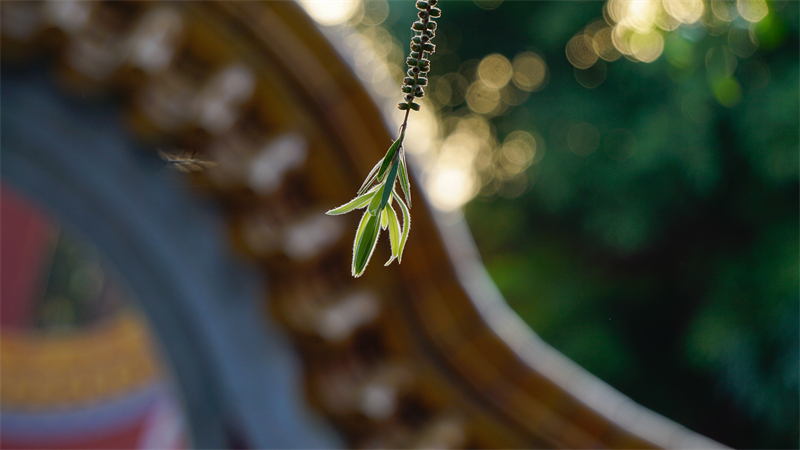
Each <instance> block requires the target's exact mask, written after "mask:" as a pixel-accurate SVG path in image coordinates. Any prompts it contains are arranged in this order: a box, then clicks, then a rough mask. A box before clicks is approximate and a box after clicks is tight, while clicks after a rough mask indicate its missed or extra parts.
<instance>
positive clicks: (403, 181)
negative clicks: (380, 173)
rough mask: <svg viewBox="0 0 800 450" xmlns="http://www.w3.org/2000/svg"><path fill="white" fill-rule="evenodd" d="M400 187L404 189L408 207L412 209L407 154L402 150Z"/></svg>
mask: <svg viewBox="0 0 800 450" xmlns="http://www.w3.org/2000/svg"><path fill="white" fill-rule="evenodd" d="M400 152H401V153H400V187H401V188H403V195H405V196H406V201H407V202H408V207H409V208H411V185H410V184H409V182H408V165H407V164H406V152H405V150H402V149H401V150H400Z"/></svg>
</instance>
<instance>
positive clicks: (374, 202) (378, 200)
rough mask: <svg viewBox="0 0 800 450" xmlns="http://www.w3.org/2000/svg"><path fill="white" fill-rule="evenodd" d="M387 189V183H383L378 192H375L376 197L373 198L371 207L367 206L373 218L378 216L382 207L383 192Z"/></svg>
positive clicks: (370, 203)
mask: <svg viewBox="0 0 800 450" xmlns="http://www.w3.org/2000/svg"><path fill="white" fill-rule="evenodd" d="M385 189H386V183H381V184H380V185H379V186H378V191H377V192H375V195H373V196H372V200H370V202H369V206H367V211H369V213H370V214H372V215H373V216H377V215H378V211H380V208H379V206H380V205H381V199H383V191H384V190H385Z"/></svg>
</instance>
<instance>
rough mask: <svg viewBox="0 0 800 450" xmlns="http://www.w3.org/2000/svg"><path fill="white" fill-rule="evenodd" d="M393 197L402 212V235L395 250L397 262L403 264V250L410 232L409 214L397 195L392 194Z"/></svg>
mask: <svg viewBox="0 0 800 450" xmlns="http://www.w3.org/2000/svg"><path fill="white" fill-rule="evenodd" d="M392 195H394V198H395V200H397V204H399V205H400V209H401V210H402V211H403V233H402V234H401V236H400V245H399V248H398V250H397V262H398V263H401V262H403V249H404V248H405V246H406V240H408V232H409V231H411V213H410V212H409V211H408V207H407V206H406V204H405V203H403V200H402V199H400V197H399V196H398V195H397V193H394V192H392Z"/></svg>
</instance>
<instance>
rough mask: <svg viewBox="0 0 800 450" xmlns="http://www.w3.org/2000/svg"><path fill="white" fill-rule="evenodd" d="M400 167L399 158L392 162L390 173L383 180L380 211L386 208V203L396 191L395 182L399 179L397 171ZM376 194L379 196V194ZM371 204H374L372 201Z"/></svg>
mask: <svg viewBox="0 0 800 450" xmlns="http://www.w3.org/2000/svg"><path fill="white" fill-rule="evenodd" d="M399 168H400V159H397V160H395V162H394V163H392V168H391V169H389V175H387V176H386V180H384V182H383V191H381V202H380V204H379V205H378V211H382V210H383V209H384V208H386V204H387V203H388V202H389V197H391V195H392V192H393V191H394V182H395V180H397V171H398V169H399ZM375 195H376V196H377V195H378V194H375ZM370 206H372V204H371V203H370Z"/></svg>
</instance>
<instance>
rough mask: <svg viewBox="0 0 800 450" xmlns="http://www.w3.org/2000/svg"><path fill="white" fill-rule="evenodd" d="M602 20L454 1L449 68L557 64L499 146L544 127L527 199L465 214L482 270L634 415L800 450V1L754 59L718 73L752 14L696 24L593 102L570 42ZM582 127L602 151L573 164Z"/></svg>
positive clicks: (504, 125) (624, 69)
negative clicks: (499, 60)
mask: <svg viewBox="0 0 800 450" xmlns="http://www.w3.org/2000/svg"><path fill="white" fill-rule="evenodd" d="M395 5H396V4H395V3H392V14H391V16H390V21H389V23H393V24H394V25H393V27H394V32H395V33H396V36H397V37H398V40H399V41H401V42H403V41H405V40H406V37H407V35H408V34H409V31H408V30H407V29H405V28H406V27H405V23H406V22H407V20H397V19H398V18H403V19H405V16H404V14H410V13H408V12H404V11H402V8H400V7H399V5H398V7H395ZM602 7H603V3H602V2H570V1H549V2H534V1H527V2H513V1H506V2H504V3H502V4H501V5H500V6H499V7H497V8H496V9H492V10H485V9H481V8H479V7H478V6H477V5H476V4H475V3H474V2H466V1H462V2H446V3H445V4H444V5H443V6H442V10H443V11H444V12H443V17H442V20H441V21H440V27H439V33H438V34H437V39H439V40H440V44H439V45H440V46H441V47H442V50H443V51H441V52H437V54H436V55H434V57H436V60H435V61H434V62H433V67H434V68H435V69H434V72H438V73H439V74H444V73H448V72H454V71H457V70H458V69H459V66H460V65H461V64H462V63H463V62H464V61H467V60H470V59H480V58H483V57H484V56H486V55H487V54H489V53H501V54H503V55H505V56H506V57H508V58H509V59H513V57H514V55H516V54H518V53H519V52H522V51H526V50H532V51H536V52H538V53H540V54H541V55H542V56H543V57H544V59H545V61H546V62H547V64H548V67H549V70H550V77H549V84H548V85H547V86H546V87H545V88H544V89H543V90H541V91H539V92H536V93H533V94H532V95H531V96H530V97H529V99H528V100H527V101H526V102H525V103H524V104H523V105H521V106H518V107H516V108H514V109H512V110H511V111H510V112H509V113H507V114H505V115H501V116H498V117H495V118H493V119H492V120H493V123H494V125H495V126H496V129H497V134H498V139H499V140H502V139H503V138H504V136H505V135H507V134H508V133H510V132H512V131H514V130H516V129H523V130H527V131H530V132H537V133H539V134H540V135H541V136H543V137H544V140H545V143H546V153H545V156H544V157H543V158H542V159H541V161H539V162H538V163H537V164H534V165H533V166H531V167H530V168H529V169H528V172H527V175H528V180H529V182H528V189H527V190H526V191H525V193H524V194H523V195H522V196H520V197H517V198H514V199H506V198H503V197H502V195H500V196H498V195H492V196H489V197H480V196H479V197H478V198H477V199H476V200H473V201H472V202H471V203H469V204H468V205H467V206H466V208H465V215H466V218H467V220H468V222H469V224H470V226H471V228H472V230H473V234H474V236H475V239H476V241H477V243H478V246H479V248H480V250H481V253H482V255H483V258H484V262H485V263H486V265H487V267H488V269H489V271H490V273H491V275H492V277H493V278H494V280H495V281H496V283H497V284H498V286H499V288H500V289H501V291H502V292H503V293H504V295H505V296H506V299H507V300H508V302H509V303H510V304H511V306H512V307H513V308H514V309H515V310H516V311H517V312H518V313H519V314H520V315H521V316H522V317H523V318H524V319H525V320H526V321H527V322H528V323H529V324H530V325H531V326H532V327H533V329H534V330H535V331H536V332H537V333H539V334H540V335H541V336H542V337H543V338H544V339H545V340H546V341H547V342H549V343H550V344H552V345H553V346H554V347H556V348H557V349H559V350H560V351H562V352H563V353H565V354H566V355H567V356H569V357H570V358H572V359H573V360H575V361H576V362H578V363H579V364H581V365H583V366H584V367H586V368H587V369H588V370H590V371H592V372H593V373H595V374H596V375H598V376H599V377H600V378H602V379H604V380H605V381H607V382H608V383H610V384H611V385H613V386H614V387H616V388H618V389H620V390H621V391H622V392H623V393H625V394H627V395H629V396H630V397H632V398H633V399H634V400H635V401H637V402H639V403H641V404H643V405H645V406H647V407H650V408H652V409H654V410H655V411H657V412H660V413H662V414H664V415H666V416H668V417H670V418H672V419H674V420H676V421H677V422H679V423H681V424H683V425H685V426H687V427H689V428H691V429H693V430H695V431H698V432H700V433H703V434H705V435H707V436H709V437H711V438H713V439H716V440H718V441H720V442H722V443H724V444H727V445H730V446H734V447H740V448H754V447H757V448H779V447H781V448H783V447H791V448H796V447H797V446H798V423H800V417H799V416H798V395H799V393H798V374H799V373H800V366H799V365H798V351H799V349H798V323H799V322H800V314H799V313H798V276H799V275H798V274H799V273H800V267H799V265H798V252H799V250H800V249H799V248H798V245H799V241H798V233H800V229H799V228H798V214H799V211H798V202H799V201H800V198H799V197H798V190H799V188H800V187H799V185H798V168H799V163H798V123H799V121H800V117H798V108H799V106H798V105H799V103H798V79H799V78H800V71H799V70H798V68H799V67H800V65H799V64H798V62H799V61H798V33H800V28H799V27H798V15H799V14H800V11H799V9H800V8H798V3H797V2H793V1H789V2H770V3H769V8H770V12H769V15H768V16H767V17H766V18H764V19H763V20H762V21H761V22H759V23H758V24H757V25H755V26H754V28H753V33H754V34H755V36H756V37H757V40H758V44H759V47H758V49H757V50H756V51H755V52H754V53H753V54H752V55H748V56H747V57H740V56H736V55H733V56H732V57H733V60H731V59H730V57H731V55H727V56H726V55H724V54H723V58H722V59H720V55H721V54H722V53H721V52H724V51H725V46H727V45H728V43H729V39H733V38H735V37H736V36H734V37H733V38H731V33H737V32H740V31H741V30H744V31H745V32H747V26H748V24H747V22H745V21H744V20H742V19H741V18H739V19H737V20H736V21H734V22H733V24H732V25H731V28H736V27H739V29H738V30H734V31H733V32H731V31H728V30H726V31H725V32H722V33H717V32H716V31H715V30H712V29H709V28H708V27H705V26H703V25H695V26H682V27H680V28H679V29H677V30H675V31H673V32H668V33H665V45H664V53H663V54H662V55H661V57H660V58H658V59H657V60H656V61H655V62H653V63H648V64H645V63H637V62H633V61H630V60H627V59H625V58H620V59H619V60H617V61H614V62H602V61H601V62H598V63H597V64H600V65H603V66H605V67H603V69H605V71H606V72H607V76H606V79H605V80H604V81H603V82H602V83H601V84H600V85H599V86H598V87H596V88H594V89H587V88H585V87H583V86H582V85H581V84H580V83H579V82H578V81H577V80H576V75H575V69H574V68H573V67H572V66H571V65H570V63H569V62H568V60H567V58H566V56H565V46H566V44H567V42H568V41H569V39H570V38H571V37H572V36H573V35H575V33H576V32H578V31H579V30H580V29H581V28H582V27H584V26H586V25H587V24H588V23H589V22H590V21H592V20H594V19H596V18H601V17H602ZM407 9H408V10H409V11H411V10H412V8H407ZM448 45H449V47H448ZM725 58H728V59H725ZM720 61H722V62H720ZM731 61H733V63H734V65H733V67H734V70H733V71H732V72H731V70H730V69H731V67H732V66H731V65H730V64H731ZM445 112H446V111H445ZM581 123H586V124H589V125H591V127H593V128H594V129H596V130H597V132H598V134H599V140H595V142H591V141H592V139H591V137H590V139H589V141H590V142H588V144H587V143H581V142H577V143H575V142H573V145H572V147H573V148H575V147H577V148H582V147H581V146H583V148H585V151H571V150H570V145H571V144H570V142H569V139H570V138H569V131H570V130H571V129H572V128H573V127H574V126H575V125H577V124H581ZM541 150H542V149H538V151H541Z"/></svg>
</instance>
